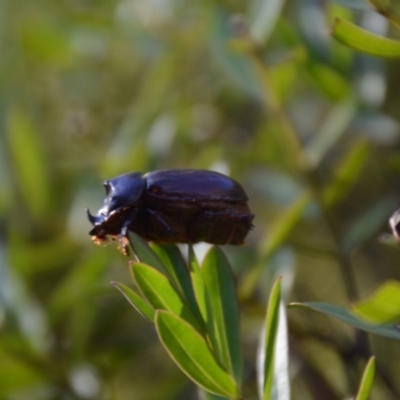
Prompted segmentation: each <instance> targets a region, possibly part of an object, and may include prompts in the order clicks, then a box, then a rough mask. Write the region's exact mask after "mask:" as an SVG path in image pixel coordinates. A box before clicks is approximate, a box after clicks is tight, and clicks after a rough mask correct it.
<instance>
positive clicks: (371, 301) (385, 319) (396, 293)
mask: <svg viewBox="0 0 400 400" xmlns="http://www.w3.org/2000/svg"><path fill="white" fill-rule="evenodd" d="M352 311H353V312H354V313H355V314H356V315H357V317H359V318H361V319H364V320H366V321H368V322H371V323H375V324H385V323H389V322H399V321H400V282H398V281H394V280H390V281H387V282H385V283H384V284H383V285H381V286H379V287H378V288H377V289H376V290H375V291H374V292H373V293H372V294H371V295H370V296H368V297H367V298H365V299H363V300H360V301H358V302H357V303H354V304H353V305H352Z"/></svg>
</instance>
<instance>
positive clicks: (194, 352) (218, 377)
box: [155, 311, 240, 399]
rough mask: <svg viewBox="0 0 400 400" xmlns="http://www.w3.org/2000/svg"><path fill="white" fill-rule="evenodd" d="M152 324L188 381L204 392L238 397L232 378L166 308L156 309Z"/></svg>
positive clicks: (202, 342)
mask: <svg viewBox="0 0 400 400" xmlns="http://www.w3.org/2000/svg"><path fill="white" fill-rule="evenodd" d="M155 325H156V328H157V333H158V336H159V338H160V341H161V343H162V344H163V345H164V347H165V348H166V349H167V351H168V353H169V354H170V356H171V357H172V359H173V360H174V361H175V363H176V364H177V365H178V366H179V367H180V368H181V369H182V371H183V372H184V373H185V374H186V375H187V376H188V377H189V378H190V379H191V380H193V381H194V382H195V383H196V384H197V385H199V386H200V387H202V388H203V389H205V390H207V391H208V392H211V393H215V394H217V395H220V396H226V397H228V398H230V399H239V398H240V396H239V395H238V388H237V386H236V384H235V381H234V380H233V378H232V377H231V376H230V375H229V374H228V373H227V372H226V371H225V370H223V369H222V368H221V367H220V366H219V364H218V362H217V361H216V359H215V357H214V356H213V354H212V353H211V351H210V348H209V347H208V345H207V342H206V340H205V339H204V338H203V337H202V336H201V335H200V334H199V333H198V332H197V331H196V330H195V329H193V327H192V326H190V325H189V324H188V323H187V322H186V321H184V320H183V319H182V318H180V317H178V316H177V315H175V314H173V313H171V312H168V311H157V312H156V318H155Z"/></svg>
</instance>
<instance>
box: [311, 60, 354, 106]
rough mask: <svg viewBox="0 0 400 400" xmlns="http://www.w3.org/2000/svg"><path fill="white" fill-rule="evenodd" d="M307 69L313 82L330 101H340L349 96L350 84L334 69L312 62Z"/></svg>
mask: <svg viewBox="0 0 400 400" xmlns="http://www.w3.org/2000/svg"><path fill="white" fill-rule="evenodd" d="M307 69H308V70H309V72H310V76H311V79H312V80H313V82H314V83H315V84H316V85H317V86H318V88H319V89H321V90H322V91H323V92H324V93H325V95H326V96H327V97H329V98H330V99H332V100H334V101H339V100H341V99H343V98H344V97H345V96H346V95H348V94H349V92H350V85H349V82H347V80H346V79H345V78H344V77H342V76H341V75H340V74H339V73H338V72H337V71H335V70H334V69H333V68H330V67H328V66H326V65H324V64H320V63H316V62H310V63H309V65H308V66H307Z"/></svg>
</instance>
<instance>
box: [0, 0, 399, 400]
mask: <svg viewBox="0 0 400 400" xmlns="http://www.w3.org/2000/svg"><path fill="white" fill-rule="evenodd" d="M286 3H287V4H285V5H284V4H283V2H281V1H276V0H260V1H257V0H250V1H247V2H242V1H237V0H222V1H219V2H213V1H207V2H206V1H199V0H193V1H191V2H184V1H180V0H147V1H140V0H120V1H117V0H115V1H111V0H98V1H90V0H69V1H65V0H60V1H57V2H54V1H49V0H37V1H35V2H28V1H21V0H13V1H12V2H11V1H6V0H0V50H1V51H0V54H1V58H0V127H1V130H0V132H1V135H0V183H1V185H0V399H1V400H3V399H4V400H14V399H15V400H20V399H21V400H24V399H29V400H35V399H62V400H69V399H116V400H117V399H118V400H125V399H135V400H154V399H189V400H190V399H196V398H197V392H196V388H195V387H194V386H193V385H192V384H191V383H189V381H188V380H187V378H186V377H185V376H184V375H183V374H182V373H181V372H180V371H179V370H178V368H177V367H175V365H174V364H173V363H172V361H171V360H170V359H169V358H168V356H167V354H166V352H165V351H164V350H163V348H162V347H161V345H160V344H159V343H158V340H157V337H156V334H155V332H154V330H153V327H152V326H151V325H150V324H148V323H147V322H146V321H144V320H143V319H142V318H141V317H140V316H139V315H138V314H137V313H136V312H135V311H134V310H133V309H132V308H131V307H130V306H129V304H128V303H127V302H126V301H125V300H124V299H123V298H122V296H121V295H120V294H119V293H118V292H117V291H116V290H115V289H114V288H113V287H112V286H111V285H110V281H111V280H119V281H121V282H124V283H126V284H129V282H130V281H131V280H130V276H129V273H128V269H127V259H126V258H125V257H124V256H122V254H120V253H119V252H117V251H116V246H115V245H110V246H108V247H97V246H94V245H93V244H92V243H91V241H90V237H89V236H88V234H87V232H88V230H89V229H90V224H89V222H88V221H87V219H86V216H85V212H84V209H85V208H86V207H89V208H90V209H91V210H92V212H95V211H97V209H98V208H99V207H100V206H101V204H102V200H103V198H104V190H103V187H102V182H103V180H105V179H107V178H111V177H114V176H116V175H118V174H120V173H124V172H127V171H131V170H134V171H142V172H147V171H151V170H155V169H160V168H205V169H216V170H218V171H220V172H224V173H226V174H229V175H230V176H232V177H234V178H235V179H236V180H238V181H239V182H241V183H242V184H243V186H244V188H245V189H246V191H247V193H248V195H249V198H250V205H251V208H252V210H253V212H254V213H255V215H256V217H255V220H254V224H255V229H254V230H253V231H252V232H251V233H250V235H249V236H248V240H247V244H246V245H245V246H243V247H239V248H232V247H229V246H227V247H224V252H225V253H226V254H227V256H228V258H229V260H230V261H231V262H232V265H233V268H234V271H235V275H236V277H237V282H238V288H239V292H240V293H241V306H242V327H243V332H242V334H243V345H244V350H245V361H246V363H245V377H246V385H247V386H246V392H245V394H246V399H247V400H249V399H254V398H256V397H255V396H256V395H255V393H256V389H255V386H256V385H255V369H254V368H255V347H256V342H257V337H258V334H259V329H260V326H261V323H262V319H263V317H264V312H265V307H266V300H267V296H268V291H269V288H270V286H271V282H272V281H273V278H274V276H276V275H282V276H283V277H284V279H283V284H284V290H285V295H286V297H287V299H290V300H291V301H323V302H327V303H335V304H344V305H348V304H349V302H350V301H351V300H356V299H358V298H362V297H363V296H366V295H367V294H369V293H370V292H371V291H372V290H373V289H374V288H375V287H376V286H378V285H379V284H380V283H382V282H383V281H385V280H386V279H388V278H395V279H396V278H397V279H400V268H399V265H400V254H399V252H398V251H397V250H396V249H393V248H391V247H388V246H385V245H383V244H381V243H379V241H378V237H379V235H380V234H381V233H383V232H386V231H388V227H387V219H388V217H389V216H390V215H391V213H392V212H393V211H394V210H395V209H396V208H397V207H399V206H400V190H399V185H398V182H399V179H400V155H399V154H400V153H399V151H398V150H399V144H400V140H399V139H400V138H399V122H398V121H399V119H400V111H399V110H400V108H399V105H400V103H399V102H400V97H399V94H398V93H399V89H400V81H399V74H398V68H399V64H398V62H397V61H391V62H384V61H382V60H379V59H374V58H369V57H366V56H363V55H361V54H355V53H354V52H352V51H350V50H349V49H347V48H345V47H344V46H342V45H340V44H338V43H336V42H334V41H333V39H331V38H330V37H329V29H330V24H331V21H332V18H333V17H334V16H335V15H336V16H337V15H340V16H345V17H346V18H348V19H353V21H355V22H357V23H358V24H360V25H362V26H363V27H364V28H366V29H370V30H372V31H374V32H377V33H380V34H382V35H385V34H386V33H387V32H389V34H391V35H396V32H393V31H392V28H390V27H389V26H388V24H387V21H385V19H384V18H383V17H380V16H379V15H378V14H376V13H374V12H373V11H372V10H371V9H370V8H369V7H368V6H367V4H366V3H365V5H364V3H363V2H362V1H355V0H353V1H350V0H342V1H337V2H333V1H328V0H326V1H322V0H321V1H316V0H315V1H312V0H296V1H288V2H286ZM345 6H349V7H352V8H346V7H345ZM397 36H398V34H397ZM183 251H185V248H184V247H183ZM199 252H201V248H199ZM288 317H289V329H290V331H289V335H290V350H291V353H290V361H291V372H292V398H293V399H294V400H307V399H322V398H323V399H328V400H329V399H342V398H344V397H345V395H347V394H349V393H351V392H353V393H354V387H356V385H357V383H358V381H359V379H360V374H361V371H362V368H363V366H364V363H362V362H361V361H360V360H363V358H362V357H359V353H357V351H355V350H354V349H355V347H354V344H355V343H358V342H357V337H356V335H355V332H354V330H352V329H351V328H349V327H347V326H345V325H343V324H341V323H339V322H336V321H334V320H331V319H328V318H327V317H325V316H322V315H318V314H314V313H311V312H306V311H301V310H289V311H288ZM368 342H369V343H368V344H369V346H370V349H371V351H372V352H373V353H374V354H376V356H377V365H378V376H377V378H376V382H375V387H374V392H373V395H374V396H375V397H374V398H376V399H389V400H390V399H397V398H400V382H399V381H398V379H397V377H398V376H399V374H400V365H399V362H398V361H397V360H398V359H399V358H400V348H399V346H398V343H396V342H395V341H394V340H389V339H383V338H378V337H372V336H370V337H369V339H368ZM327 365H329V368H326V366H327Z"/></svg>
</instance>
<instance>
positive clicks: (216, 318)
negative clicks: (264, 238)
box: [202, 246, 242, 387]
mask: <svg viewBox="0 0 400 400" xmlns="http://www.w3.org/2000/svg"><path fill="white" fill-rule="evenodd" d="M202 273H203V277H204V283H205V286H206V302H207V320H206V323H207V328H208V333H209V335H210V339H211V343H212V345H213V348H214V350H215V351H216V353H217V354H218V359H219V360H221V362H222V365H223V366H224V367H225V368H226V369H227V370H228V372H229V373H230V374H231V375H232V376H234V377H235V379H236V382H237V384H238V386H239V387H240V386H241V382H242V352H241V346H240V335H239V333H240V326H239V308H238V301H237V297H236V290H235V282H234V278H233V275H232V271H231V268H230V265H229V262H228V260H227V259H226V257H225V256H224V254H223V253H222V251H221V250H220V249H219V248H218V247H215V246H214V247H212V248H211V249H210V250H209V252H208V253H207V255H206V257H205V259H204V261H203V263H202Z"/></svg>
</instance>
